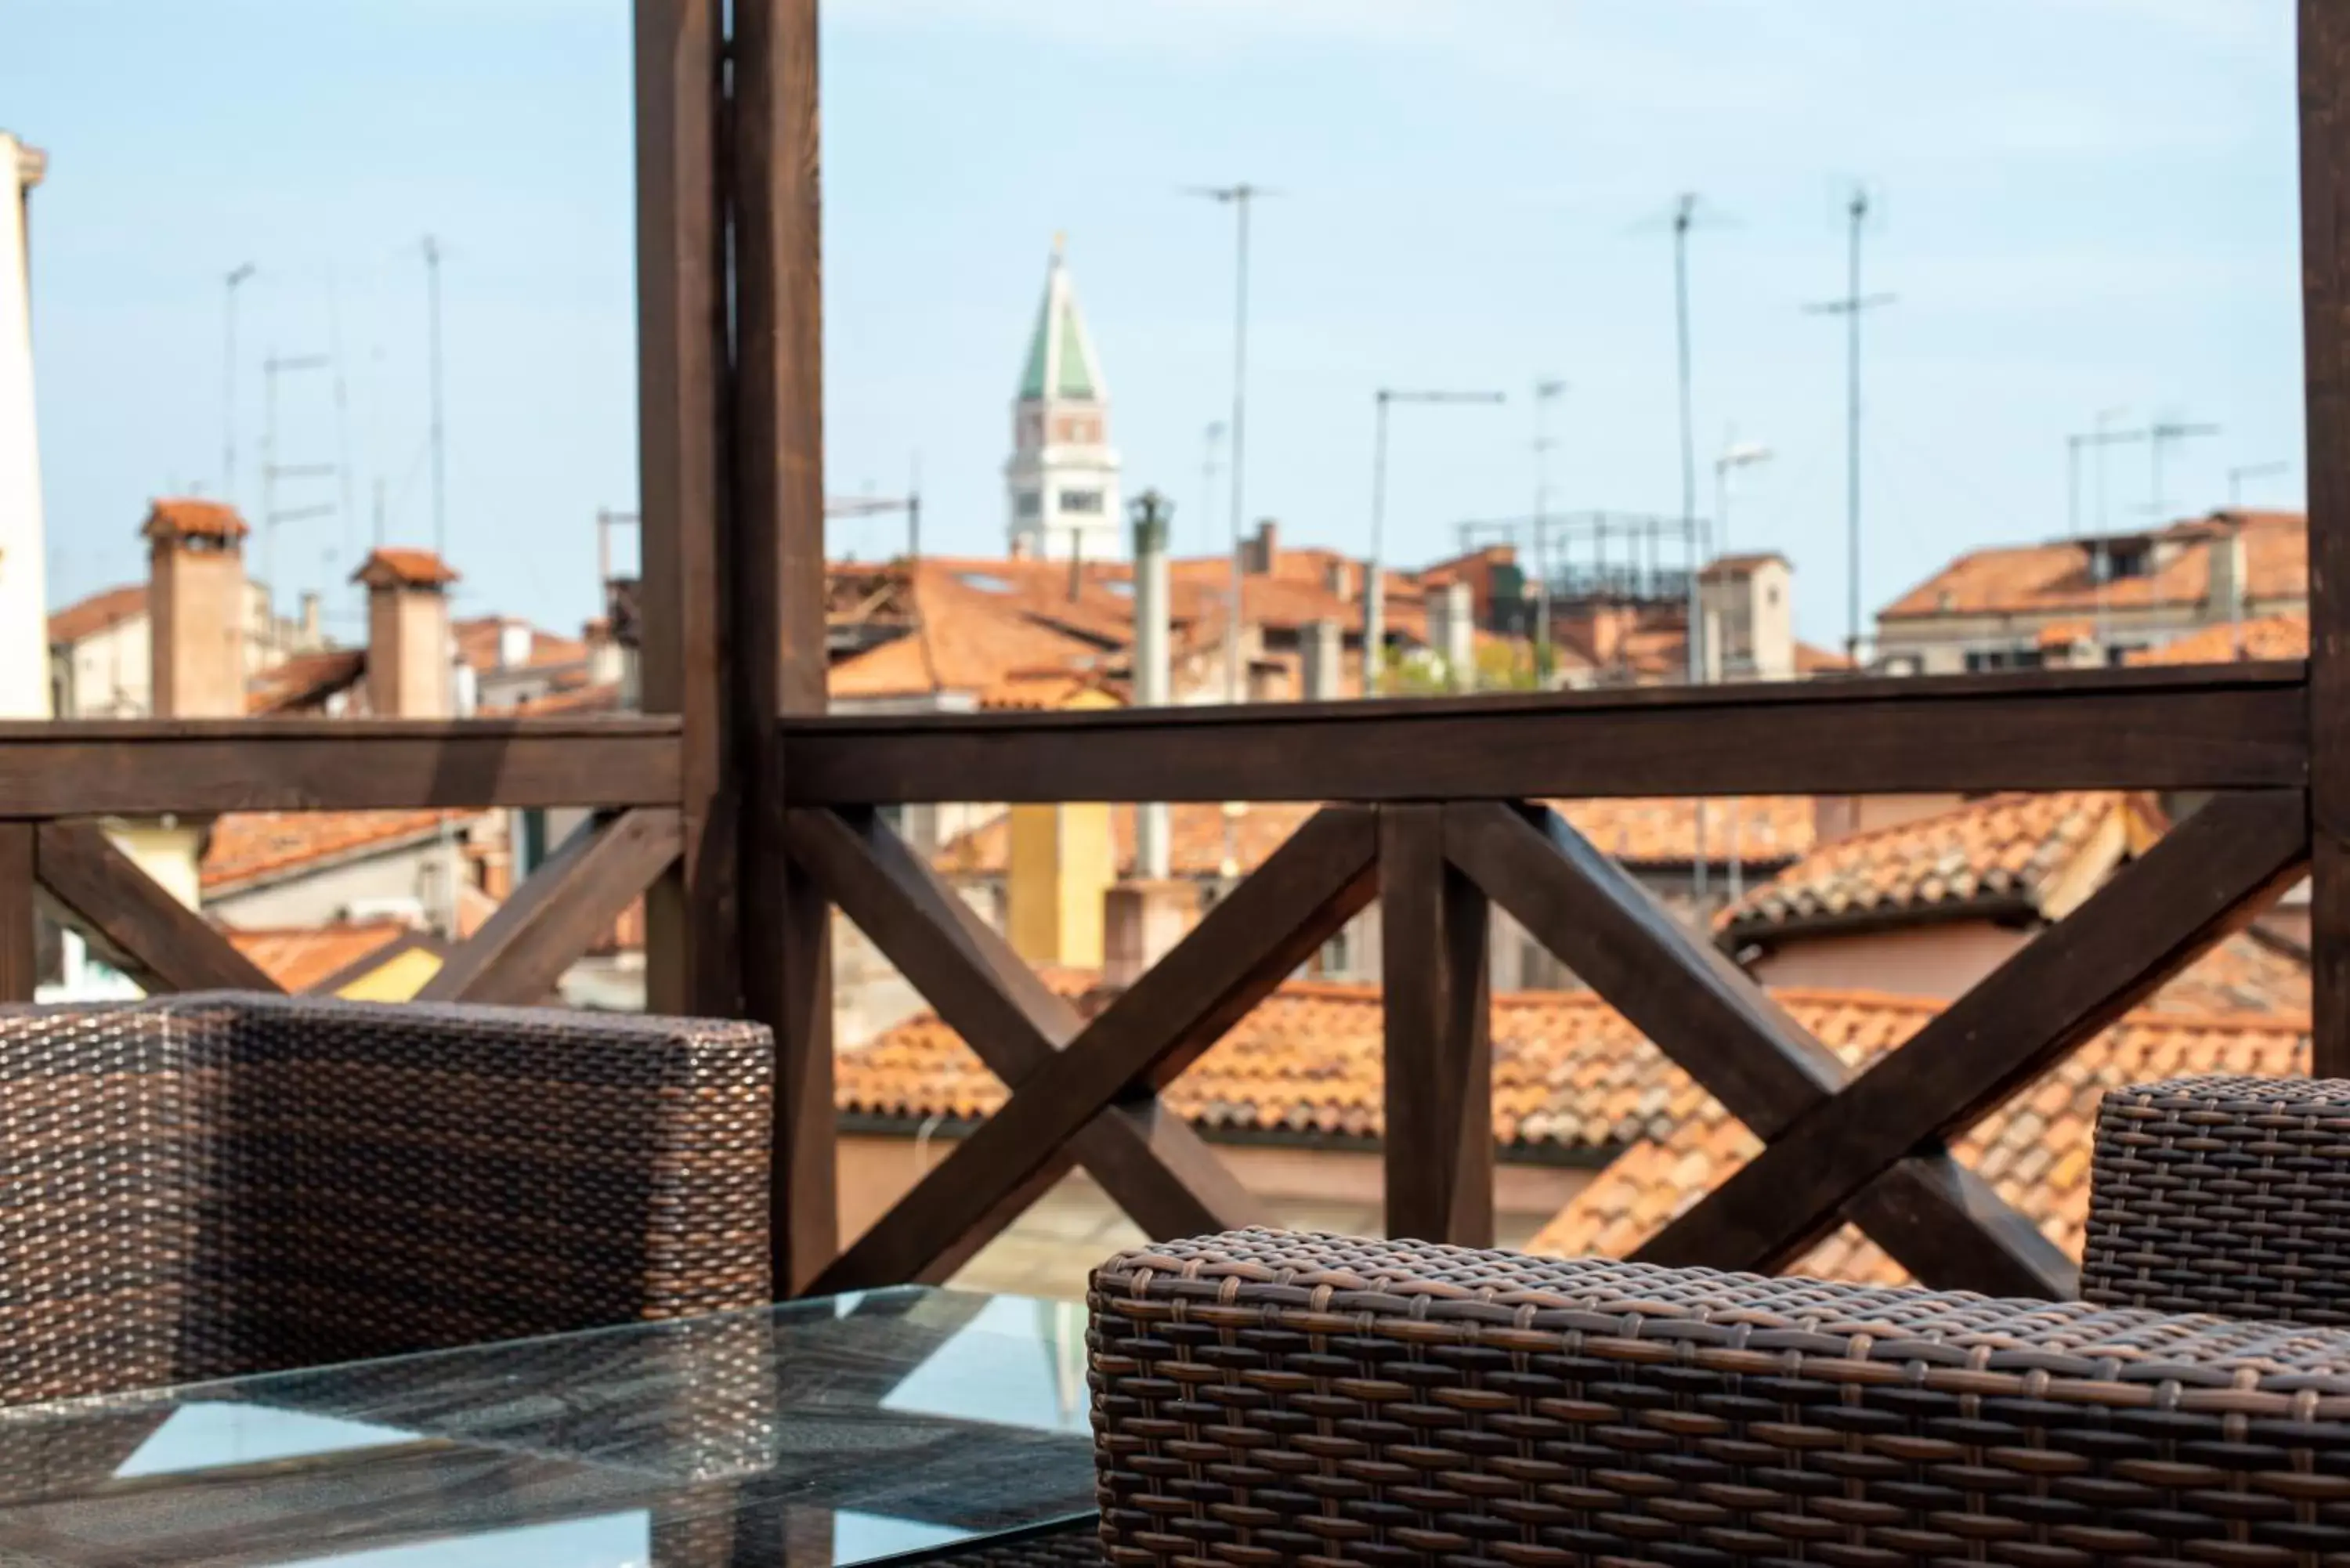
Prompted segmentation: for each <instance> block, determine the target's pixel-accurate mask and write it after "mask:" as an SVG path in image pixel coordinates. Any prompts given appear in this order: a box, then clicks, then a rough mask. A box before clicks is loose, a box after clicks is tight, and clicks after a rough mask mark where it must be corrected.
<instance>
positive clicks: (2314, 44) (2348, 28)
mask: <svg viewBox="0 0 2350 1568" xmlns="http://www.w3.org/2000/svg"><path fill="white" fill-rule="evenodd" d="M2300 10H2301V327H2302V364H2303V378H2304V379H2303V388H2304V391H2305V395H2306V398H2307V413H2306V424H2307V430H2308V452H2309V729H2310V734H2309V850H2310V866H2309V869H2310V889H2309V935H2310V981H2311V987H2312V993H2313V994H2312V1002H2311V1008H2312V1014H2311V1016H2312V1023H2313V1026H2314V1027H2313V1035H2312V1041H2313V1047H2312V1053H2311V1054H2312V1070H2313V1071H2314V1073H2315V1074H2316V1075H2317V1076H2319V1077H2321V1078H2350V11H2345V7H2344V6H2343V5H2341V4H2340V3H2339V0H2301V7H2300Z"/></svg>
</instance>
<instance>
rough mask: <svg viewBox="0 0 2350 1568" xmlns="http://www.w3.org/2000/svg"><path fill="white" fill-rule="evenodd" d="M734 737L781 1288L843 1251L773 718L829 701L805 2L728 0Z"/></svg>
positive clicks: (828, 1038)
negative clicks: (770, 1056) (763, 1027)
mask: <svg viewBox="0 0 2350 1568" xmlns="http://www.w3.org/2000/svg"><path fill="white" fill-rule="evenodd" d="M730 55H731V59H732V64H733V132H732V136H731V138H730V140H729V148H730V160H729V170H730V172H729V188H730V201H729V210H730V215H731V220H732V224H733V237H734V308H735V337H734V343H735V351H734V383H733V393H734V406H733V442H734V461H733V480H734V488H733V520H734V529H735V545H736V562H735V570H734V587H735V637H736V653H737V657H736V668H735V687H736V692H735V712H736V715H737V729H736V732H735V742H736V744H737V746H738V748H739V749H740V753H741V756H742V763H743V858H742V931H743V983H744V996H745V1000H746V1002H747V1004H748V1012H747V1016H749V1017H752V1018H755V1019H757V1020H759V1021H760V1022H762V1023H766V1024H768V1025H769V1026H770V1027H772V1028H773V1029H774V1030H775V1042H776V1052H777V1055H776V1064H775V1067H776V1072H775V1077H776V1084H775V1184H776V1185H775V1288H776V1290H777V1291H778V1292H780V1293H796V1292H797V1291H799V1290H801V1289H803V1288H804V1287H805V1286H806V1284H807V1283H808V1282H809V1281H811V1280H813V1279H814V1278H815V1277H816V1274H817V1272H819V1271H821V1270H822V1269H823V1268H824V1267H825V1266H826V1265H827V1264H828V1263H830V1262H832V1259H833V1255H834V1253H835V1252H836V1251H838V1237H837V1223H838V1222H837V1209H836V1200H835V1197H834V1181H835V1176H834V1153H833V1104H832V973H831V952H830V946H829V943H828V941H827V925H828V922H829V919H830V915H829V911H828V910H827V908H826V906H825V900H824V898H823V895H822V894H821V893H820V892H819V891H818V890H817V889H816V887H815V886H814V884H812V883H811V882H810V881H809V880H808V879H807V878H806V877H804V876H802V875H800V874H799V873H798V872H796V871H795V869H794V868H793V867H792V864H791V862H790V859H789V858H788V857H787V856H786V854H785V835H784V805H785V790H786V781H785V778H784V770H783V746H782V737H781V735H780V733H779V732H778V730H777V726H776V719H777V717H778V716H779V715H781V714H785V713H815V712H821V711H823V710H824V706H825V624H824V618H825V571H824V319H823V317H824V281H823V270H822V264H823V245H822V240H823V233H822V217H823V202H822V192H821V186H820V183H819V180H818V140H817V130H818V127H817V118H816V109H817V95H816V0H734V36H733V46H732V48H731V51H730Z"/></svg>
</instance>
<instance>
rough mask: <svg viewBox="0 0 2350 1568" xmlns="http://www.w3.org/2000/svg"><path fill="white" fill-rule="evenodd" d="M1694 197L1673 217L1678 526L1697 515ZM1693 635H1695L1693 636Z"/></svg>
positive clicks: (1684, 198)
mask: <svg viewBox="0 0 2350 1568" xmlns="http://www.w3.org/2000/svg"><path fill="white" fill-rule="evenodd" d="M1696 213H1697V197H1696V196H1694V195H1685V196H1683V197H1682V198H1681V201H1680V206H1679V208H1678V209H1677V210H1676V211H1675V212H1674V213H1673V321H1674V327H1675V329H1676V330H1675V336H1676V340H1677V343H1678V347H1679V357H1680V406H1681V522H1682V524H1684V525H1686V524H1688V522H1689V520H1690V518H1691V517H1693V516H1695V515H1696V514H1697V434H1696V431H1695V429H1694V427H1693V425H1692V423H1691V421H1690V313H1689V232H1690V222H1691V221H1692V220H1693V219H1694V217H1695V216H1696ZM1692 635H1694V634H1692Z"/></svg>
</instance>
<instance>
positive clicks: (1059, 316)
mask: <svg viewBox="0 0 2350 1568" xmlns="http://www.w3.org/2000/svg"><path fill="white" fill-rule="evenodd" d="M1063 248H1064V239H1063V236H1061V235H1059V234H1055V235H1054V236H1053V265H1052V270H1051V271H1050V272H1048V273H1047V274H1045V298H1044V302H1043V303H1042V304H1041V305H1039V306H1037V309H1036V330H1035V334H1034V335H1033V336H1032V337H1030V338H1029V340H1028V363H1027V368H1026V369H1024V370H1023V371H1022V372H1021V375H1020V396H1021V397H1022V398H1024V399H1039V400H1042V399H1054V400H1086V401H1091V400H1097V399H1099V398H1100V397H1101V395H1102V394H1101V377H1100V375H1099V373H1098V372H1097V369H1096V368H1095V363H1094V352H1093V341H1092V339H1091V338H1089V337H1087V335H1086V321H1085V317H1084V316H1083V315H1082V314H1080V313H1079V311H1078V309H1077V295H1076V288H1075V287H1073V286H1071V284H1070V282H1069V273H1068V268H1067V267H1066V266H1065V265H1063V263H1062V251H1063Z"/></svg>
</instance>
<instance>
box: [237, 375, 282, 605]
mask: <svg viewBox="0 0 2350 1568" xmlns="http://www.w3.org/2000/svg"><path fill="white" fill-rule="evenodd" d="M277 368H278V359H277V350H276V349H275V348H273V349H271V350H270V351H269V357H268V358H265V359H264V360H262V362H261V587H262V591H263V597H264V602H265V604H266V605H267V607H268V616H267V627H268V632H269V644H270V647H271V648H273V649H275V648H276V645H277V636H276V632H277ZM239 613H240V614H242V607H240V611H239Z"/></svg>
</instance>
